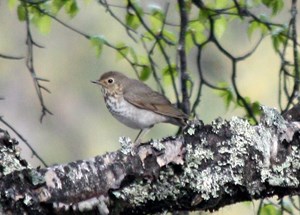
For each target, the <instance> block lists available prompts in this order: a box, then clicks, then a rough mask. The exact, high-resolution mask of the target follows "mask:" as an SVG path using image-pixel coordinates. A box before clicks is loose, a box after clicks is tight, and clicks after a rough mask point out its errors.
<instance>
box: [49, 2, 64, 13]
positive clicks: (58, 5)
mask: <svg viewBox="0 0 300 215" xmlns="http://www.w3.org/2000/svg"><path fill="white" fill-rule="evenodd" d="M66 3H67V1H66V0H53V1H52V13H53V14H57V13H58V12H59V11H60V9H61V8H62V7H63V6H64V5H65V4H66Z"/></svg>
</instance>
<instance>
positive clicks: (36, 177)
mask: <svg viewBox="0 0 300 215" xmlns="http://www.w3.org/2000/svg"><path fill="white" fill-rule="evenodd" d="M29 175H30V179H31V183H32V184H33V185H34V186H36V185H39V184H43V183H45V182H46V181H45V178H44V176H42V174H41V173H40V172H38V171H36V170H34V169H32V170H30V171H29Z"/></svg>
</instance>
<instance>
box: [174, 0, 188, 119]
mask: <svg viewBox="0 0 300 215" xmlns="http://www.w3.org/2000/svg"><path fill="white" fill-rule="evenodd" d="M177 2H178V6H179V14H180V31H179V41H178V48H177V49H178V56H179V70H180V83H181V93H182V109H183V112H184V113H186V114H188V115H189V114H190V111H191V110H190V108H191V107H190V106H191V104H190V100H189V94H188V86H187V82H188V79H189V75H188V73H187V65H186V53H185V35H186V31H187V25H188V21H189V20H188V15H187V11H186V10H187V9H186V5H185V1H184V0H178V1H177Z"/></svg>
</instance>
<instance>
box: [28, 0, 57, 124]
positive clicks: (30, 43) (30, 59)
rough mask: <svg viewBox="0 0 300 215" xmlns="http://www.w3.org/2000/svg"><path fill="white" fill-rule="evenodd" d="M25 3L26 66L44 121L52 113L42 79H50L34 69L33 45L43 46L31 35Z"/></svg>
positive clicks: (41, 118)
mask: <svg viewBox="0 0 300 215" xmlns="http://www.w3.org/2000/svg"><path fill="white" fill-rule="evenodd" d="M23 4H24V8H25V16H26V20H25V21H26V34H27V38H26V45H27V56H26V66H27V69H28V70H29V72H30V74H31V77H32V80H33V83H34V86H35V90H36V92H37V95H38V98H39V102H40V105H41V107H42V114H41V117H40V121H41V122H42V120H43V117H44V116H45V115H46V114H47V113H48V114H51V115H52V113H51V112H50V110H49V109H48V108H47V107H46V105H45V102H44V98H43V94H42V90H45V89H46V88H45V87H43V86H42V85H41V84H40V81H48V80H46V79H41V78H38V77H37V75H36V72H35V69H34V63H33V47H34V46H37V47H42V46H40V45H38V44H37V43H35V42H34V40H33V38H32V35H31V29H30V20H29V13H28V8H27V7H28V5H27V3H23ZM45 91H46V92H50V91H49V90H45Z"/></svg>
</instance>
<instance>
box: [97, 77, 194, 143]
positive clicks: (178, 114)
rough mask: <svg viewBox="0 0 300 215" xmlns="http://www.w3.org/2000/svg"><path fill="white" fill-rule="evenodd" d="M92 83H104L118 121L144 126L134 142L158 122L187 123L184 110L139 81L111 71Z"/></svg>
mask: <svg viewBox="0 0 300 215" xmlns="http://www.w3.org/2000/svg"><path fill="white" fill-rule="evenodd" d="M92 83H95V84H99V85H101V87H102V93H103V97H104V101H105V104H106V107H107V108H108V110H109V111H110V113H111V114H112V115H113V116H114V117H115V118H116V119H117V120H119V121H120V122H121V123H123V124H125V125H126V126H128V127H130V128H134V129H141V131H140V133H139V134H138V136H137V138H136V140H135V142H139V141H140V137H141V136H142V134H145V132H146V131H147V130H149V129H150V128H151V127H153V126H154V125H155V124H157V123H171V124H174V125H178V126H184V125H185V124H186V120H187V118H188V116H187V115H186V114H185V113H183V112H182V111H181V110H179V109H177V108H175V107H174V106H173V105H172V104H171V102H170V101H169V100H168V99H167V98H166V97H165V96H164V95H162V94H160V93H158V92H156V91H153V90H152V89H151V88H150V87H148V86H147V85H146V84H144V83H143V82H141V81H139V80H135V79H131V78H128V77H127V76H125V75H124V74H122V73H120V72H113V71H111V72H106V73H104V74H103V75H102V76H101V77H100V79H99V80H97V81H92Z"/></svg>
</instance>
